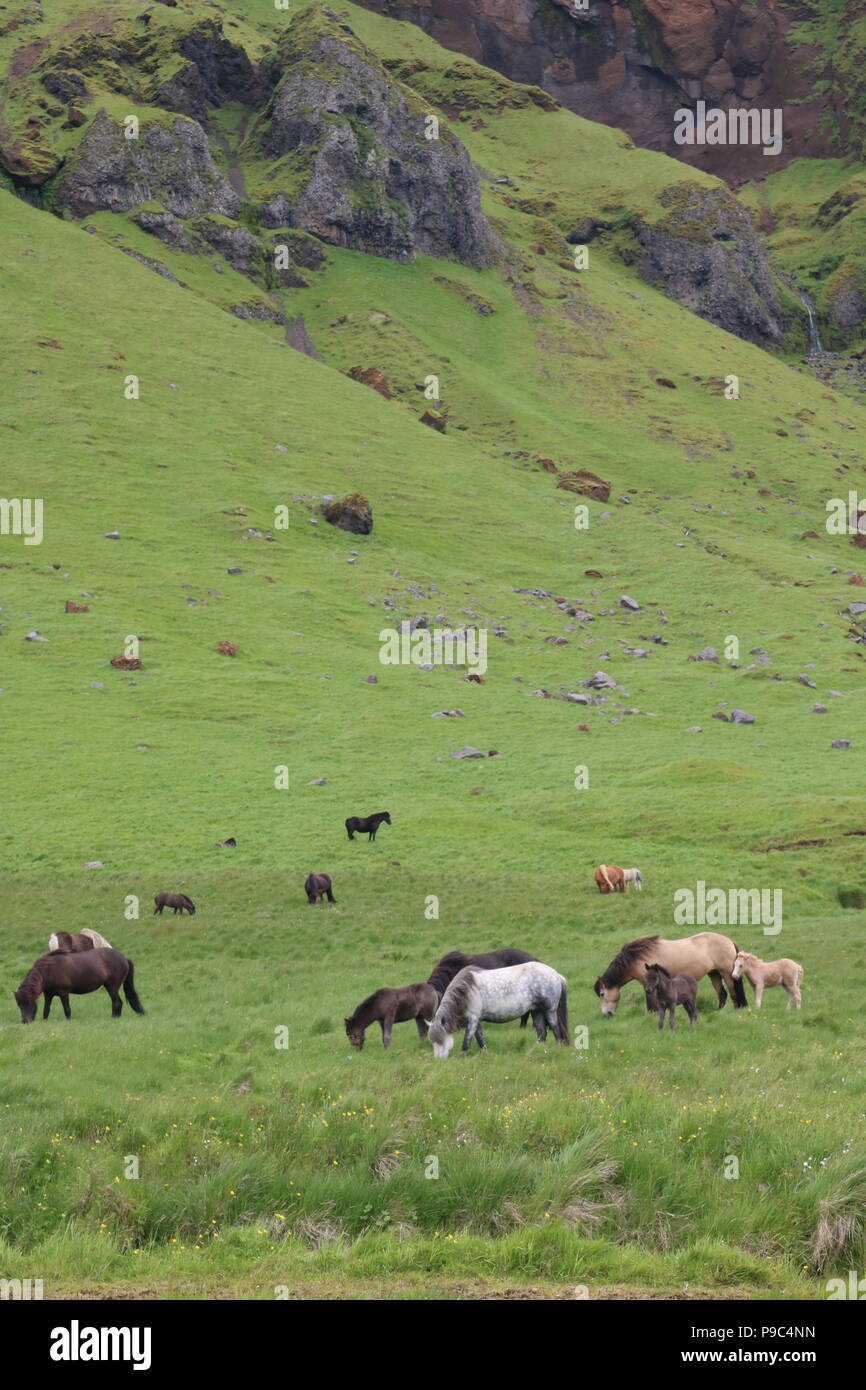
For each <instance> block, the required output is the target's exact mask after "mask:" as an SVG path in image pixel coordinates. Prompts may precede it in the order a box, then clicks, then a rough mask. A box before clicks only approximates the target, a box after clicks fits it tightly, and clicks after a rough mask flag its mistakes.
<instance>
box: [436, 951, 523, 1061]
mask: <svg viewBox="0 0 866 1390" xmlns="http://www.w3.org/2000/svg"><path fill="white" fill-rule="evenodd" d="M530 960H538V957H537V956H530V955H528V954H527V952H526V951H515V950H512V948H511V947H510V946H506V947H505V948H504V950H501V951H482V952H481V954H480V955H477V956H466V955H464V954H463V952H462V951H449V952H448V954H447V956H443V957H442V959H441V960H440V961H438V962H437V964H436V965H434V967H433V973H432V975H431V976H430V979H429V983H430V984H431V985H432V986H433V988H434V989H435V991H436V993H437V995H438V997H439V998H440V999H441V998H442V995H443V994H444V993H445V991H446V989H447V988H448V986H449V985H450V983H451V981H452V980H453V979H454V976H455V975H457V974H458V973H459V972H460V971H461V970H463V969H464V967H465V966H467V965H474V966H476V967H477V968H478V969H479V970H500V969H501V968H502V967H503V966H505V965H525V964H526V962H527V961H530ZM528 1019H529V1014H524V1015H523V1017H522V1018H521V1020H520V1026H521V1028H525V1027H526V1024H527V1021H528ZM534 1021H535V1026H536V1028H537V1027H538V1021H537V1020H534ZM476 1041H477V1042H478V1046H479V1047H482V1046H483V1040H482V1039H479V1038H478V1035H477V1034H476Z"/></svg>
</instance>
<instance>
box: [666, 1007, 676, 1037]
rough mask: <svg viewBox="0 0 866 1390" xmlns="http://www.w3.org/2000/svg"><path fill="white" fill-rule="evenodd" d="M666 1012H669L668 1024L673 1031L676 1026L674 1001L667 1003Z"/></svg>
mask: <svg viewBox="0 0 866 1390" xmlns="http://www.w3.org/2000/svg"><path fill="white" fill-rule="evenodd" d="M668 1014H669V1016H670V1017H669V1022H670V1026H671V1032H673V1031H674V1029H675V1028H676V1026H677V1006H676V1001H674V1003H673V1004H669V1005H668Z"/></svg>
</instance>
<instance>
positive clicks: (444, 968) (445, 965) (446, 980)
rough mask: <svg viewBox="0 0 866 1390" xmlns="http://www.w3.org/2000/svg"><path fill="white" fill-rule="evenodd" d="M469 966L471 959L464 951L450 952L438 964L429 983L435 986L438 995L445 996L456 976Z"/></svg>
mask: <svg viewBox="0 0 866 1390" xmlns="http://www.w3.org/2000/svg"><path fill="white" fill-rule="evenodd" d="M468 964H469V957H468V956H467V955H464V954H463V952H462V951H449V952H448V954H447V956H443V957H442V959H441V960H439V961H437V962H436V964H435V965H434V967H433V970H432V972H431V974H430V977H429V979H428V980H427V983H428V985H432V986H433V988H434V989H435V991H436V993H437V994H444V993H445V991H446V989H447V988H448V986H449V985H450V983H451V981H452V980H453V979H454V976H455V975H458V974H459V973H460V971H461V970H462V969H463V967H464V966H465V965H468Z"/></svg>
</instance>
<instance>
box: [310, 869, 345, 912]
mask: <svg viewBox="0 0 866 1390" xmlns="http://www.w3.org/2000/svg"><path fill="white" fill-rule="evenodd" d="M304 892H305V893H306V895H307V902H308V903H309V904H310V906H311V907H315V905H316V903H320V902H321V901H322V899H323V898H325V897H326V898H327V899H328V902H329V903H335V902H336V901H337V899H336V898H335V897H334V894H333V892H332V890H331V875H330V874H307V881H306V883H305V884H304Z"/></svg>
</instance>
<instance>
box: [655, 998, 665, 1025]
mask: <svg viewBox="0 0 866 1390" xmlns="http://www.w3.org/2000/svg"><path fill="white" fill-rule="evenodd" d="M656 1012H657V1013H658V1016H659V1032H661V1031H662V1029H663V1028H664V1026H665V1006H664V1004H663V1003H662V1002H661V1000H659V1003H658V1007H657V1010H656Z"/></svg>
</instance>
